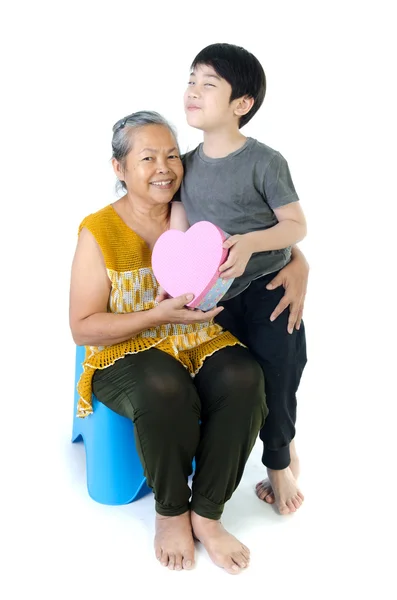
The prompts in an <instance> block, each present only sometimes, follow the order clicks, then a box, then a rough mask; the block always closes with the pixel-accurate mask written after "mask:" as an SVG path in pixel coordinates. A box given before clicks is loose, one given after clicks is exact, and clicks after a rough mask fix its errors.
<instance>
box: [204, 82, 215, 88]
mask: <svg viewBox="0 0 397 600" xmlns="http://www.w3.org/2000/svg"><path fill="white" fill-rule="evenodd" d="M204 85H205V87H215V86H214V84H213V83H205V84H204Z"/></svg>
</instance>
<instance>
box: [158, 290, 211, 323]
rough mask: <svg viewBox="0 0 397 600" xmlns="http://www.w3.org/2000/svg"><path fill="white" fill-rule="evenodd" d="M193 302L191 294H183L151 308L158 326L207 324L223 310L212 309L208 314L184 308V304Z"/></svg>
mask: <svg viewBox="0 0 397 600" xmlns="http://www.w3.org/2000/svg"><path fill="white" fill-rule="evenodd" d="M191 300H193V294H183V296H178V297H177V298H170V299H168V300H163V301H162V302H160V303H159V304H158V306H156V307H155V308H152V311H153V315H155V320H156V321H157V322H158V324H159V325H163V324H167V323H177V324H178V323H180V324H181V325H191V324H192V323H207V322H208V321H211V320H212V319H213V318H214V317H216V315H219V313H220V312H221V311H222V310H223V307H222V306H219V307H218V308H213V309H212V310H209V311H208V312H203V311H202V310H196V309H193V308H186V304H187V303H188V302H191Z"/></svg>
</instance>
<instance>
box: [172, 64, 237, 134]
mask: <svg viewBox="0 0 397 600" xmlns="http://www.w3.org/2000/svg"><path fill="white" fill-rule="evenodd" d="M231 93H232V86H231V85H230V84H229V83H228V82H227V81H226V79H222V77H219V75H218V74H217V73H216V71H215V70H214V69H213V67H210V66H208V65H198V66H197V67H196V68H195V69H194V71H193V72H192V73H191V74H190V77H189V83H188V87H187V90H186V92H185V96H184V104H185V113H186V119H187V122H188V123H189V125H191V126H192V127H196V128H197V129H201V130H203V131H213V130H215V129H219V128H223V127H225V126H230V125H231V124H235V123H237V124H238V117H237V116H236V115H235V114H234V110H235V107H236V105H237V103H238V100H233V102H230V96H231Z"/></svg>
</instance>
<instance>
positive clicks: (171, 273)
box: [152, 221, 233, 310]
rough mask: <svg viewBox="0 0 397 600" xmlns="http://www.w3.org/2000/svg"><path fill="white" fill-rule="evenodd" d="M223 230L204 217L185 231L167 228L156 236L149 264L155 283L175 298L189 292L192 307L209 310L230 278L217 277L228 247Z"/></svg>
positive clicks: (189, 304) (223, 290)
mask: <svg viewBox="0 0 397 600" xmlns="http://www.w3.org/2000/svg"><path fill="white" fill-rule="evenodd" d="M225 239H226V235H225V234H224V232H223V231H222V230H221V229H219V227H217V226H216V225H213V224H212V223H209V222H208V221H199V222H198V223H195V224H194V225H192V227H190V229H188V230H187V231H186V232H185V233H184V232H182V231H178V230H176V229H169V230H168V231H166V232H165V233H163V234H162V235H161V236H160V237H159V239H158V240H157V242H156V244H155V246H154V248H153V253H152V268H153V272H154V275H155V277H156V279H157V281H158V282H159V284H160V285H161V286H162V287H163V288H164V290H165V291H166V292H167V294H168V295H169V296H171V297H172V298H175V297H176V296H181V295H182V294H187V293H193V294H194V298H193V300H192V301H191V302H189V303H188V306H191V307H192V308H199V309H201V310H210V309H211V308H213V307H214V306H215V305H216V304H217V302H219V300H220V299H221V298H222V296H224V295H225V293H226V292H227V290H228V289H229V288H230V286H231V285H232V283H233V279H228V280H225V279H222V278H221V277H219V267H220V266H221V264H223V263H224V261H225V260H226V257H227V255H228V250H226V249H225V248H223V242H224V241H225Z"/></svg>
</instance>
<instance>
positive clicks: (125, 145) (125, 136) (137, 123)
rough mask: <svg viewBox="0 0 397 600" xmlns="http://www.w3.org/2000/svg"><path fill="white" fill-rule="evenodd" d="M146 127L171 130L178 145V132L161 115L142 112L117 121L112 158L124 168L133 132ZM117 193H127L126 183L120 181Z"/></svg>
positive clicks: (114, 130)
mask: <svg viewBox="0 0 397 600" xmlns="http://www.w3.org/2000/svg"><path fill="white" fill-rule="evenodd" d="M146 125H163V126H164V127H167V129H169V130H170V132H171V133H172V135H173V136H174V138H175V140H176V143H177V145H178V140H177V137H176V131H175V129H174V127H173V126H172V125H171V124H170V123H169V122H168V121H167V120H166V119H164V117H162V116H161V115H160V114H159V113H157V112H154V111H151V110H141V111H139V112H135V113H132V114H131V115H128V116H127V117H124V119H120V120H119V121H117V123H116V124H115V125H113V138H112V150H113V153H112V158H115V159H116V160H117V161H118V162H119V163H121V165H122V166H123V167H124V165H125V159H126V157H127V155H128V154H129V152H130V151H131V148H132V141H133V136H132V135H131V130H133V129H139V128H140V127H145V126H146ZM116 190H117V191H126V190H127V187H126V185H125V183H124V181H118V182H117V184H116Z"/></svg>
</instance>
